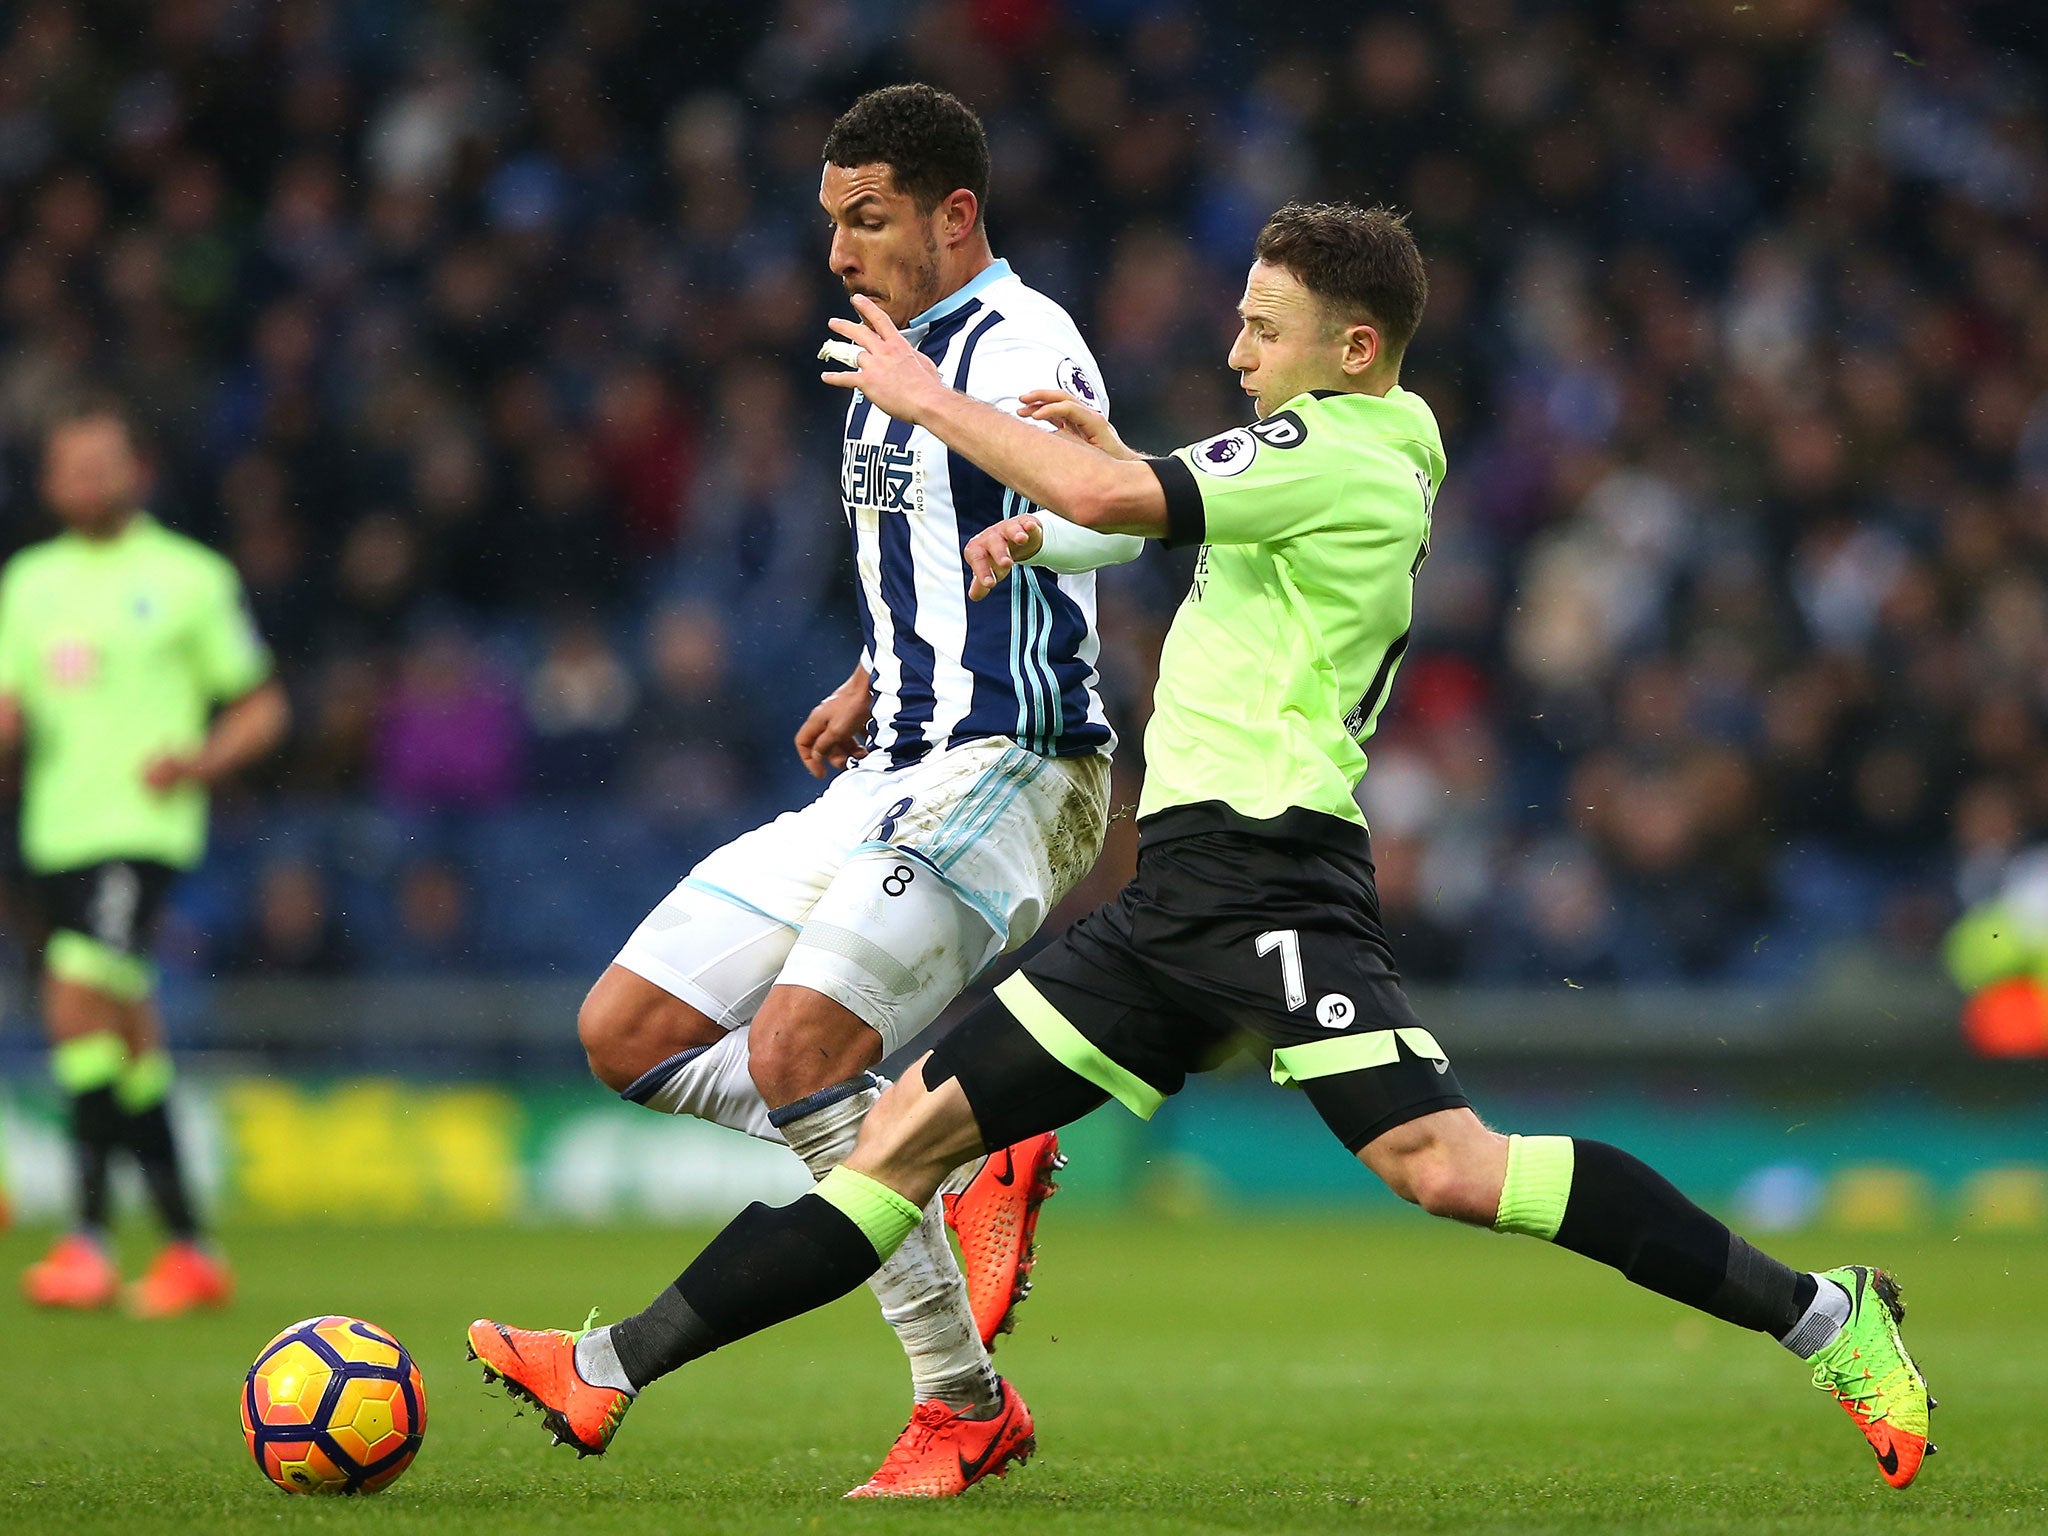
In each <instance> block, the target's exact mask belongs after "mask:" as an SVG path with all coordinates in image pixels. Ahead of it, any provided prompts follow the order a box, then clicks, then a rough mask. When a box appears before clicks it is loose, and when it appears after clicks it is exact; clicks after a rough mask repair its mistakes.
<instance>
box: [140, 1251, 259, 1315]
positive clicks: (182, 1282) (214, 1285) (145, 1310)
mask: <svg viewBox="0 0 2048 1536" xmlns="http://www.w3.org/2000/svg"><path fill="white" fill-rule="evenodd" d="M234 1299H235V1277H234V1274H233V1272H232V1271H231V1270H229V1268H228V1265H227V1260H225V1259H223V1258H221V1257H220V1256H219V1255H218V1254H212V1253H208V1252H207V1251H206V1250H205V1249H204V1248H202V1247H200V1246H199V1245H198V1244H197V1243H192V1242H183V1241H180V1242H174V1243H166V1244H164V1246H163V1250H162V1252H160V1253H158V1254H157V1256H156V1262H155V1263H153V1264H151V1265H150V1266H149V1273H148V1274H146V1275H144V1276H143V1277H142V1278H141V1279H140V1280H138V1281H136V1282H135V1283H134V1284H133V1285H131V1286H130V1287H129V1288H128V1310H129V1311H130V1312H132V1313H134V1314H135V1315H136V1316H137V1317H178V1316H181V1315H183V1314H184V1313H187V1312H196V1311H197V1310H199V1309H200V1308H201V1307H206V1308H209V1309H217V1308H220V1307H224V1306H226V1305H227V1304H228V1303H229V1302H231V1301H233V1300H234Z"/></svg>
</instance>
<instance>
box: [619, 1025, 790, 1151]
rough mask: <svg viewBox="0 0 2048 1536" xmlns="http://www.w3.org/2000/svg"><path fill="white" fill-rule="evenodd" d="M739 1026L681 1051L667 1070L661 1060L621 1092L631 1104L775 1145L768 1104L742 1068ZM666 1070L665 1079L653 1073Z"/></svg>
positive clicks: (743, 1041) (743, 1031)
mask: <svg viewBox="0 0 2048 1536" xmlns="http://www.w3.org/2000/svg"><path fill="white" fill-rule="evenodd" d="M752 1027H753V1026H752V1025H748V1024H742V1025H741V1026H740V1027H739V1028H738V1029H735V1030H733V1031H732V1032H731V1033H730V1034H728V1035H727V1036H726V1037H725V1038H724V1039H723V1040H720V1041H719V1042H717V1043H716V1044H715V1045H712V1046H710V1047H708V1048H706V1049H704V1050H701V1051H697V1052H695V1053H690V1052H685V1053H684V1055H683V1056H682V1057H679V1058H676V1064H675V1065H674V1066H670V1065H669V1063H667V1062H664V1063H662V1065H661V1066H660V1067H657V1068H655V1070H654V1072H652V1073H649V1074H648V1076H649V1077H654V1078H655V1082H654V1084H652V1085H648V1083H647V1079H646V1078H642V1079H641V1080H640V1081H639V1082H637V1083H635V1084H633V1085H632V1087H631V1088H629V1089H627V1093H628V1094H629V1095H631V1097H632V1098H633V1100H634V1102H635V1103H639V1104H644V1105H646V1106H647V1107H648V1108H649V1109H658V1110H660V1111H661V1112H662V1113H663V1114H666V1115H695V1116H696V1117H697V1118H698V1119H699V1120H709V1121H710V1122H711V1123H712V1124H713V1125H723V1126H728V1127H730V1128H731V1129H733V1130H735V1131H745V1132H746V1133H747V1134H748V1135H749V1136H754V1137H758V1138H759V1139H761V1140H762V1141H777V1142H779V1141H781V1140H782V1139H783V1137H782V1132H780V1131H778V1130H777V1129H775V1127H774V1126H773V1125H771V1124H769V1122H768V1105H767V1104H766V1102H765V1101H763V1099H762V1098H761V1090H760V1089H758V1088H756V1087H755V1086H754V1078H753V1074H752V1073H750V1072H749V1071H748V1070H747V1035H748V1032H749V1031H750V1030H751V1029H752ZM664 1071H665V1072H666V1074H667V1075H666V1077H665V1078H664V1077H660V1076H657V1075H656V1074H659V1073H663V1072H664Z"/></svg>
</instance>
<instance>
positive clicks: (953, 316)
mask: <svg viewBox="0 0 2048 1536" xmlns="http://www.w3.org/2000/svg"><path fill="white" fill-rule="evenodd" d="M904 335H905V337H906V338H907V339H908V340H909V342H910V344H911V345H912V346H914V347H916V348H917V349H918V350H919V351H920V352H922V353H924V355H925V356H926V357H929V358H930V359H932V361H933V362H935V363H936V364H938V367H939V371H940V373H941V374H943V375H944V377H945V379H946V381H947V382H948V383H949V384H951V385H952V386H953V387H954V388H955V389H957V390H960V391H961V392H962V393H964V394H968V395H972V396H973V397H974V398H975V399H977V400H984V401H987V402H988V403H989V404H991V405H994V406H996V407H997V408H998V409H1001V410H1006V411H1014V410H1015V409H1016V408H1017V400H1018V397H1019V396H1020V395H1022V394H1023V393H1024V392H1025V391H1026V390H1031V389H1064V390H1066V391H1067V392H1068V393H1070V394H1072V395H1074V396H1075V397H1076V398H1078V399H1080V400H1083V401H1085V402H1087V403H1088V404H1089V405H1091V406H1092V407H1093V408H1094V409H1096V410H1099V411H1104V412H1107V410H1108V408H1109V405H1108V401H1107V399H1106V398H1105V396H1104V394H1103V390H1102V385H1101V383H1100V379H1101V374H1100V372H1099V371H1098V370H1097V368H1096V366H1095V359H1094V358H1093V357H1092V356H1091V355H1090V354H1089V351H1088V348H1087V346H1086V345H1085V344H1084V343H1083V342H1082V340H1081V333H1080V331H1079V330H1077V329H1076V328H1075V326H1074V322H1073V321H1072V320H1071V319H1070V318H1068V316H1067V312H1066V311H1065V310H1064V309H1061V308H1060V306H1059V305H1057V304H1055V303H1054V302H1053V301H1052V300H1051V299H1048V298H1047V297H1046V296H1045V295H1044V294H1042V293H1038V292H1036V291H1034V290H1033V289H1031V288H1027V287H1026V286H1025V285H1024V283H1023V281H1022V280H1021V279H1019V278H1018V277H1017V276H1016V275H1015V274H1014V273H1012V272H1011V271H1010V264H1009V263H1008V262H1006V261H998V262H996V263H994V264H993V265H991V266H989V267H987V268H985V269H984V270H983V271H982V272H981V273H980V275H978V276H977V277H976V278H975V279H974V281H973V282H971V283H969V284H967V285H966V286H965V287H964V288H961V289H960V290H959V291H958V292H956V293H953V294H951V295H949V296H948V297H947V298H945V299H943V300H941V301H940V302H939V303H937V304H935V305H933V306H932V307H931V308H930V309H928V310H926V311H925V312H924V313H923V314H922V315H919V316H918V317H917V319H916V320H914V321H912V322H911V324H910V325H908V326H906V327H905V328H904ZM840 497H841V500H842V502H843V503H844V506H845V511H846V520H847V525H848V527H849V528H850V529H851V530H852V533H853V545H854V558H855V563H856V566H857V567H858V570H859V574H860V617H861V629H862V634H863V638H864V641H865V647H864V652H863V656H862V661H863V664H864V665H866V667H867V668H868V672H869V675H870V676H871V677H872V678H873V680H874V696H875V711H874V724H873V726H872V727H871V728H870V733H869V741H868V745H869V746H870V747H871V748H872V749H873V750H872V751H870V752H869V754H868V755H867V756H866V757H865V758H863V759H861V760H860V761H859V766H860V767H862V768H867V769H883V770H886V769H890V768H900V767H902V766H904V765H905V764H908V763H914V762H916V761H918V760H919V759H920V758H922V757H923V756H924V755H925V754H926V753H928V752H930V751H932V750H933V749H934V748H936V747H950V746H956V745H958V744H960V743H962V742H967V741H975V740H979V739H982V738H985V737H991V736H1010V737H1014V738H1015V739H1016V740H1017V743H1018V744H1019V745H1020V746H1023V747H1025V748H1028V749H1029V750H1031V751H1033V752H1037V753H1039V754H1040V755H1042V756H1047V757H1080V756H1085V755H1088V754H1090V753H1103V754H1107V753H1108V752H1109V751H1110V750H1111V749H1112V748H1113V747H1114V746H1115V745H1116V737H1115V735H1114V733H1113V732H1111V730H1110V728H1109V721H1108V719H1107V718H1106V717H1105V715H1104V714H1103V709H1102V700H1101V699H1100V698H1099V697H1098V696H1097V693H1096V675H1095V661H1096V655H1097V649H1098V647H1097V639H1096V633H1095V578H1094V576H1093V575H1092V574H1084V575H1079V576H1067V575H1056V574H1055V573H1053V572H1051V571H1047V570H1040V569H1035V568H1033V567H1030V566H1025V565H1019V566H1016V567H1015V568H1014V569H1013V570H1012V572H1011V577H1010V580H1009V581H1007V582H1005V583H1004V584H1003V585H1002V586H1001V587H998V588H997V589H996V590H995V592H993V593H991V594H990V595H989V596H988V597H987V598H985V599H984V600H983V601H981V602H979V603H970V602H969V601H968V600H967V583H968V579H969V573H968V570H967V566H966V562H965V560H964V559H963V558H962V555H961V551H962V549H963V548H964V547H965V545H966V543H967V541H968V540H969V539H971V538H973V537H974V536H975V535H976V534H978V533H980V532H981V531H982V530H983V529H984V528H987V527H989V526H990V525H991V524H993V523H996V522H1000V521H1001V520H1002V519H1003V518H1006V517H1011V516H1015V515H1016V514H1018V513H1020V512H1025V511H1036V510H1038V509H1036V508H1034V507H1032V506H1031V504H1030V503H1029V502H1027V501H1025V500H1024V499H1023V498H1022V497H1020V496H1019V495H1017V493H1016V492H1014V491H1012V490H1010V489H1008V488H1007V487H1005V486H1002V485H999V484H997V483H996V482H995V481H994V480H992V479H990V478H989V476H988V475H986V474H984V473H983V472H982V471H981V470H980V469H978V468H976V467H975V466H974V465H973V464H971V463H969V462H968V461H967V460H966V459H965V458H962V457H961V456H960V455H959V454H957V453H954V452H953V451H952V450H950V449H949V448H947V447H946V445H945V444H944V443H942V442H940V441H939V440H938V439H937V438H935V437H933V436H932V435H931V433H929V432H927V431H925V430H924V428H922V427H912V426H910V425H909V424H908V423H905V422H900V421H897V420H895V419H894V418H892V417H890V416H887V415H884V414H883V413H882V412H881V411H879V410H877V409H875V408H874V406H873V405H872V404H871V403H870V402H869V401H868V399H867V398H866V396H864V395H860V394H858V393H856V394H855V396H854V399H853V404H852V406H851V407H850V408H849V409H848V411H847V414H846V438H845V443H844V447H843V451H842V455H841V459H840Z"/></svg>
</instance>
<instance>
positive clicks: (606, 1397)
mask: <svg viewBox="0 0 2048 1536" xmlns="http://www.w3.org/2000/svg"><path fill="white" fill-rule="evenodd" d="M586 1331H587V1330H586ZM582 1337H583V1334H582V1333H570V1332H568V1331H567V1330H566V1329H562V1328H539V1329H536V1328H507V1327H506V1326H505V1325H504V1324H503V1323H494V1322H492V1321H491V1320H490V1319H489V1318H487V1317H480V1318H478V1319H477V1320H476V1321H475V1322H473V1323H471V1324H470V1325H469V1358H470V1359H472V1360H481V1361H482V1362H483V1366H484V1381H485V1383H486V1384H489V1383H490V1382H493V1381H502V1382H503V1383H504V1384H505V1390H506V1391H507V1392H509V1393H511V1394H512V1395H513V1396H514V1397H516V1398H518V1399H519V1400H520V1401H521V1402H527V1403H531V1404H533V1406H534V1407H536V1408H538V1409H539V1410H540V1419H541V1423H543V1424H545V1425H546V1426H547V1427H548V1428H549V1429H550V1430H551V1431H553V1433H554V1437H555V1444H557V1445H573V1446H575V1447H576V1455H577V1456H578V1457H579V1458H581V1457H584V1456H602V1455H603V1454H604V1451H605V1447H606V1446H608V1445H610V1444H611V1443H612V1436H613V1435H615V1434H617V1433H618V1432H619V1421H620V1420H622V1419H623V1418H625V1416H626V1410H627V1409H628V1408H630V1407H632V1406H633V1395H632V1394H631V1393H630V1392H621V1391H619V1389H618V1388H616V1387H593V1386H592V1385H591V1384H590V1383H589V1382H587V1381H585V1380H584V1379H583V1378H582V1377H581V1376H580V1375H578V1374H577V1371H576V1341H577V1340H578V1339H580V1338H582Z"/></svg>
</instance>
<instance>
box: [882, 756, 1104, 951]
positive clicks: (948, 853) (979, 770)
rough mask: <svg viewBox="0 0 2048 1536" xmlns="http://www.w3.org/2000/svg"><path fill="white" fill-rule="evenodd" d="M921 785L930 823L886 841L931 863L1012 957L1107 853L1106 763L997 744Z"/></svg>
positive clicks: (938, 767)
mask: <svg viewBox="0 0 2048 1536" xmlns="http://www.w3.org/2000/svg"><path fill="white" fill-rule="evenodd" d="M920 768H921V769H924V768H925V765H920ZM921 777H923V778H925V779H926V780H927V784H925V785H920V786H918V792H919V793H921V794H922V796H923V799H922V800H921V801H918V802H914V803H915V804H918V805H923V806H925V807H926V808H927V814H926V815H924V816H922V817H918V816H910V817H906V818H905V819H904V820H903V821H902V822H901V823H900V824H899V827H898V831H897V833H896V835H895V836H894V837H893V838H889V839H884V841H888V842H891V843H892V844H893V845H894V846H896V847H897V848H899V849H903V850H907V851H909V852H911V853H914V854H916V855H918V856H919V857H920V858H922V859H923V860H924V861H925V862H927V863H929V864H930V865H931V866H932V867H933V868H934V869H935V870H936V871H938V872H939V873H940V874H941V875H943V876H944V877H945V879H946V880H947V882H948V883H949V884H950V885H952V887H953V888H954V889H955V890H956V891H958V892H959V893H960V894H961V896H962V899H964V900H965V901H966V902H967V903H968V904H969V905H971V906H973V907H974V908H975V909H976V910H977V911H979V912H980V913H981V914H982V916H983V917H984V918H985V919H986V920H987V922H988V924H989V926H990V927H991V928H993V929H994V930H995V931H996V933H997V935H998V936H999V937H1000V939H1001V941H1002V950H1004V951H1007V950H1012V949H1016V948H1017V947H1018V946H1019V945H1021V944H1023V943H1024V942H1025V941H1026V940H1028V939H1029V938H1030V937H1031V936H1032V935H1033V934H1034V933H1036V932H1037V931H1038V928H1039V925H1040V924H1042V923H1043V922H1044V921H1045V919H1046V916H1047V915H1048V914H1049V913H1050V912H1051V911H1052V909H1053V908H1054V907H1056V906H1058V905H1059V903H1060V901H1061V899H1062V898H1063V897H1065V896H1066V894H1067V892H1069V891H1071V890H1072V889H1073V888H1074V886H1075V885H1076V884H1077V883H1078V882H1079V881H1080V879H1081V877H1082V876H1083V875H1085V874H1087V873H1088V871H1089V870H1090V869H1091V868H1093V867H1094V864H1095V860H1096V858H1097V857H1098V856H1099V855H1100V854H1101V852H1102V841H1103V836H1104V834H1105V832H1106V830H1107V827H1108V820H1109V760H1108V759H1107V758H1103V757H1093V756H1091V757H1078V758H1051V757H1041V756H1039V755H1037V754H1036V753H1032V752H1028V751H1025V750H1024V749H1022V748H1020V747H1018V746H1016V745H1015V744H1014V743H1012V742H1009V741H1007V740H995V741H988V742H976V743H973V744H972V745H971V746H969V747H966V748H961V749H958V750H956V751H954V752H951V753H948V754H946V756H945V758H944V759H943V760H942V761H941V762H939V763H935V764H932V765H931V766H930V767H929V769H928V770H926V771H925V772H924V773H923V774H922V775H921ZM935 813H936V814H935Z"/></svg>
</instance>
